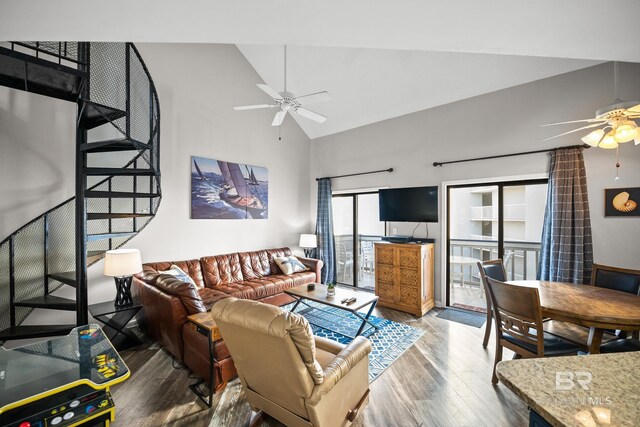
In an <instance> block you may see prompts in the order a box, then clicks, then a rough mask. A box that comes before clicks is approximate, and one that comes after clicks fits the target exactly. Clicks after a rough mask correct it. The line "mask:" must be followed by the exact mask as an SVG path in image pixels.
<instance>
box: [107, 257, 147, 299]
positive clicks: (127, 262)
mask: <svg viewBox="0 0 640 427" xmlns="http://www.w3.org/2000/svg"><path fill="white" fill-rule="evenodd" d="M141 271H142V260H141V259H140V251H139V250H138V249H114V250H111V251H107V252H106V255H105V257H104V275H105V276H111V277H113V278H114V279H115V281H116V300H115V306H116V307H122V306H125V305H130V304H133V299H132V298H131V276H133V275H134V274H136V273H139V272H141Z"/></svg>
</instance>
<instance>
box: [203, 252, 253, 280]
mask: <svg viewBox="0 0 640 427" xmlns="http://www.w3.org/2000/svg"><path fill="white" fill-rule="evenodd" d="M200 262H201V263H202V275H203V277H204V283H205V286H207V287H209V288H215V287H217V286H221V285H228V284H230V283H234V282H241V281H243V280H244V277H243V276H242V269H241V268H240V257H239V256H238V254H227V255H216V256H208V257H202V258H200Z"/></svg>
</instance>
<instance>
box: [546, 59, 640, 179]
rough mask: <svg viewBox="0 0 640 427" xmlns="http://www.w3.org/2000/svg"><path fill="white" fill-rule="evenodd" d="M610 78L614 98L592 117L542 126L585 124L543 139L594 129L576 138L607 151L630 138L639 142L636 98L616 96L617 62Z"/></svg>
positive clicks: (638, 107)
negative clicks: (629, 98)
mask: <svg viewBox="0 0 640 427" xmlns="http://www.w3.org/2000/svg"><path fill="white" fill-rule="evenodd" d="M613 78H614V92H615V98H616V100H615V101H614V103H613V104H611V105H607V106H606V107H603V108H601V109H599V110H598V111H596V114H595V117H594V118H592V119H584V120H572V121H568V122H559V123H551V124H548V125H543V126H553V125H560V124H569V123H588V124H587V125H586V126H583V127H581V128H578V129H574V130H570V131H568V132H564V133H561V134H559V135H555V136H552V137H550V138H546V139H544V140H543V141H547V140H549V139H553V138H557V137H559V136H563V135H568V134H570V133H573V132H578V131H581V130H584V129H590V128H596V127H597V128H598V129H595V130H592V131H591V132H589V133H588V134H587V135H585V136H583V137H582V138H580V139H581V140H582V142H584V143H585V144H587V145H589V146H591V147H599V148H604V149H607V150H611V149H614V148H615V149H618V148H619V146H620V144H624V143H626V142H629V141H634V144H635V145H640V127H639V126H638V124H637V123H636V120H639V119H640V101H621V100H620V99H618V96H617V91H618V64H617V62H614V63H613ZM619 168H620V162H619V161H616V181H617V180H618V179H619V178H618V169H619Z"/></svg>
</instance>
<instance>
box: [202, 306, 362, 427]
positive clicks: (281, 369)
mask: <svg viewBox="0 0 640 427" xmlns="http://www.w3.org/2000/svg"><path fill="white" fill-rule="evenodd" d="M211 316H212V317H213V319H214V321H215V322H216V324H217V325H218V328H219V329H220V333H221V335H222V338H223V339H224V341H225V343H226V345H227V348H228V349H229V352H230V354H231V357H232V358H233V361H234V363H235V366H236V368H237V370H238V377H239V378H240V381H241V382H242V386H243V388H244V392H245V396H246V398H247V400H248V401H249V404H250V405H251V409H252V410H254V411H263V412H265V413H267V414H269V415H270V416H272V417H273V418H275V419H277V420H278V421H280V422H282V423H284V424H286V425H288V426H290V427H297V426H300V427H303V426H304V427H311V426H314V427H325V426H327V427H333V426H336V427H337V426H348V425H350V424H351V422H352V421H353V420H355V418H356V416H357V415H358V414H359V413H360V412H361V411H362V409H363V408H364V407H365V406H366V404H367V402H368V400H369V359H368V357H367V356H368V354H369V352H371V343H370V342H369V340H368V339H366V338H364V337H356V338H355V339H354V340H353V341H352V342H351V343H349V344H348V345H346V346H344V345H342V344H339V343H337V342H335V341H331V340H328V339H324V338H321V337H315V336H314V335H313V333H312V331H311V327H310V326H309V323H308V322H307V320H306V319H305V318H304V317H302V316H300V315H298V314H295V313H289V312H286V311H284V310H282V309H281V308H279V307H276V306H272V305H267V304H263V303H260V302H256V301H249V300H239V299H235V298H227V299H224V300H222V301H219V302H217V303H216V304H215V305H214V306H213V308H212V309H211Z"/></svg>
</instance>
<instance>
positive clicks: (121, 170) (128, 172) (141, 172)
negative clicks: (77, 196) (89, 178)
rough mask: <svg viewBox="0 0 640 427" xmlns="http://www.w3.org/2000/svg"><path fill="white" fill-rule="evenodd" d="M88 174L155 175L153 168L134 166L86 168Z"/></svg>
mask: <svg viewBox="0 0 640 427" xmlns="http://www.w3.org/2000/svg"><path fill="white" fill-rule="evenodd" d="M85 170H86V173H87V175H93V176H99V175H104V176H127V175H154V174H155V172H154V171H153V170H152V169H133V168H86V169H85Z"/></svg>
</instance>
